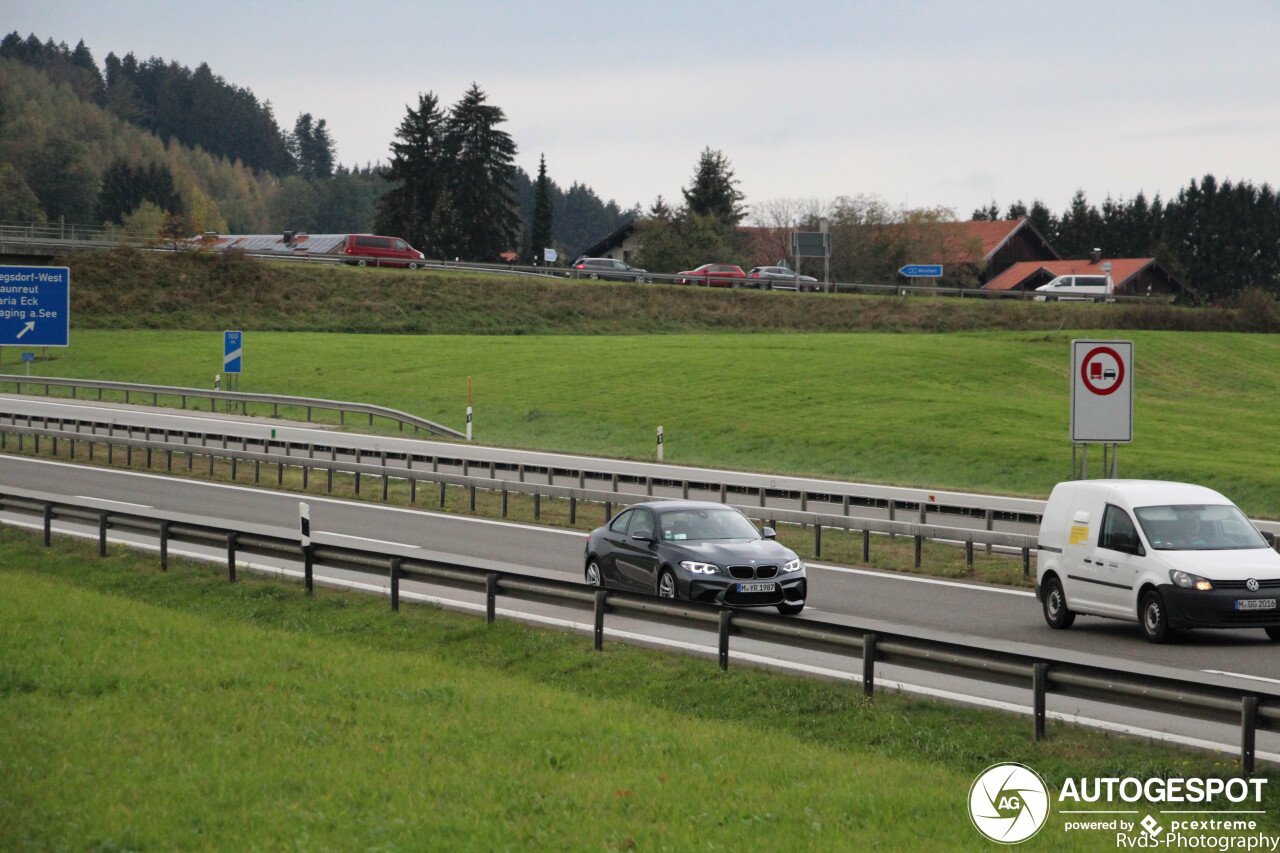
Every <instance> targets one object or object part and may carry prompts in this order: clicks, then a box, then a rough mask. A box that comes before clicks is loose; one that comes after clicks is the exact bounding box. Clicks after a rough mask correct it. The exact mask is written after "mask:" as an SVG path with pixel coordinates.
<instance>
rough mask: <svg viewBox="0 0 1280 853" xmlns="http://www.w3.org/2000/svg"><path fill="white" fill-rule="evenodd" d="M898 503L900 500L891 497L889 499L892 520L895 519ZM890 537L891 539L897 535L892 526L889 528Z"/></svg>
mask: <svg viewBox="0 0 1280 853" xmlns="http://www.w3.org/2000/svg"><path fill="white" fill-rule="evenodd" d="M897 503H898V502H897V501H895V500H894V499H893V498H890V499H889V520H890V521H893V520H894V515H895V507H896V505H897ZM889 538H890V539H894V538H896V536H895V534H894V532H893V529H892V528H890V530H889Z"/></svg>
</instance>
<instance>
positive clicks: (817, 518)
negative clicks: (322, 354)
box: [0, 423, 1036, 577]
mask: <svg viewBox="0 0 1280 853" xmlns="http://www.w3.org/2000/svg"><path fill="white" fill-rule="evenodd" d="M11 435H12V436H14V437H15V438H16V447H15V448H13V449H16V450H17V451H18V452H24V451H25V450H26V439H27V438H28V437H30V438H31V440H32V444H33V447H32V450H33V451H34V452H35V453H37V454H39V452H40V440H41V439H42V438H43V439H45V440H47V441H48V442H51V448H50V449H51V452H52V453H53V455H55V456H56V455H57V454H58V442H59V441H64V442H69V443H70V451H69V452H70V455H71V456H74V455H75V452H76V450H75V443H76V442H77V441H79V442H81V443H86V444H88V446H89V459H90V460H92V459H94V454H95V447H97V446H105V448H106V451H107V463H108V464H114V463H115V454H116V448H121V449H122V450H123V451H124V456H125V458H124V461H125V464H126V465H129V466H132V465H133V453H134V451H135V450H137V451H140V452H142V453H144V454H145V464H146V467H147V468H152V466H153V462H154V454H155V453H157V452H160V453H164V454H165V470H166V471H172V470H173V457H174V454H175V453H176V454H178V455H179V456H185V457H186V463H187V470H188V471H191V470H194V465H195V458H196V457H204V458H206V459H207V460H208V470H209V475H210V476H213V475H214V472H215V465H216V462H217V461H218V460H219V459H222V460H226V461H227V462H229V463H230V465H231V479H232V480H236V479H237V478H238V477H239V466H240V464H241V463H246V464H252V465H253V482H254V483H259V482H261V476H262V466H263V465H267V466H275V469H276V471H275V473H276V478H275V479H276V484H277V485H283V483H284V474H285V469H286V468H297V469H299V470H300V471H301V473H302V487H303V489H307V488H309V487H310V479H311V473H312V472H313V471H315V472H323V474H324V476H325V481H326V482H325V488H326V492H327V493H332V492H333V485H334V481H333V478H334V475H335V474H346V475H350V476H351V477H352V478H353V486H354V490H355V493H356V495H360V493H361V492H360V488H361V478H362V477H374V478H377V479H378V480H379V481H380V485H381V496H382V500H384V501H386V500H387V499H388V497H389V491H390V481H391V480H400V481H404V482H407V483H408V484H409V501H410V503H417V501H418V484H419V483H421V482H428V483H431V484H433V485H435V486H437V487H438V489H439V505H440V507H442V508H443V507H444V505H445V497H446V491H445V490H446V487H448V486H456V487H460V488H465V489H467V490H468V491H469V499H470V508H471V510H472V511H473V512H474V511H475V509H476V493H477V492H478V491H489V492H494V493H497V494H499V495H500V496H501V506H502V515H501V517H502V518H506V517H507V513H508V503H509V499H510V495H512V494H517V495H527V496H530V497H532V498H533V499H534V505H533V506H534V510H533V512H534V519H535V520H540V519H541V516H542V498H543V497H548V498H559V499H562V500H567V501H568V502H569V523H570V524H576V523H577V519H578V509H579V504H580V503H591V504H598V505H601V506H603V507H604V515H603V518H602V520H601V523H604V522H606V521H608V520H609V519H610V518H612V517H613V511H614V508H615V507H622V506H630V505H631V504H635V503H641V502H644V501H650V500H655V498H654V497H652V496H650V495H645V494H634V493H626V492H618V491H616V490H604V489H588V488H582V487H573V486H557V485H554V484H546V483H531V482H526V481H522V480H508V479H503V478H499V477H494V476H492V475H491V476H488V477H484V476H480V477H477V476H473V475H470V474H450V473H447V472H443V471H440V470H438V466H439V465H440V463H441V462H443V461H446V460H444V459H442V458H441V457H414V456H410V457H409V458H407V459H406V460H405V461H406V463H407V464H406V466H405V467H398V466H396V467H392V466H388V465H387V453H386V452H385V451H383V452H380V453H379V454H377V456H376V457H375V458H377V459H378V460H379V461H378V462H377V463H376V464H375V463H365V462H362V461H360V460H361V456H362V453H361V452H360V451H358V450H357V452H356V454H355V457H356V458H355V459H354V460H349V459H345V458H339V455H338V449H337V448H336V447H333V446H332V445H330V446H325V445H314V444H313V445H308V446H307V448H306V455H305V456H303V455H298V456H294V455H288V454H282V453H271V452H269V447H271V446H283V447H285V448H287V445H282V443H280V442H272V441H269V440H267V441H262V442H261V445H262V447H263V450H262V451H261V452H259V451H255V450H248V449H239V450H237V449H235V448H232V447H228V446H227V445H228V439H227V437H226V436H218V435H211V434H208V433H196V432H190V431H183V432H182V433H181V436H182V442H181V443H177V442H172V441H167V440H166V441H155V440H153V439H152V438H151V437H150V436H148V437H146V438H142V439H137V438H120V437H117V436H112V435H98V434H97V433H96V432H89V433H84V432H67V431H65V430H51V429H47V428H40V427H31V426H18V425H16V424H3V423H0V451H8V450H10V449H11V448H10V442H11V441H13V439H11V438H10V436H11ZM210 438H212V439H213V441H214V442H215V443H214V445H213V446H212V447H210V446H209V445H208V441H209V439H210ZM196 439H199V441H200V444H194V443H191V442H193V441H194V440H196ZM219 441H220V442H221V444H220V445H219V443H218V442H219ZM245 447H246V445H242V448H245ZM317 453H320V454H321V455H320V456H316V454H317ZM324 454H328V456H329V458H328V459H326V458H324ZM415 461H417V462H419V463H420V464H422V465H428V464H429V465H431V468H430V469H428V468H414V467H413V464H414V462H415ZM448 461H452V460H448ZM727 497H728V493H727V492H725V493H722V495H721V502H722V503H728V500H727ZM657 499H658V500H661V498H657ZM734 506H736V508H737V509H739V510H740V511H741V512H742V513H743V514H744V515H746V516H747V517H749V518H752V519H754V520H756V521H760V522H763V523H767V524H769V525H770V526H777V524H778V522H784V523H789V524H797V525H803V526H806V527H812V530H813V554H814V559H821V557H822V531H823V529H824V528H825V529H828V530H832V529H834V530H844V531H847V532H851V533H852V532H858V533H861V535H862V559H863V562H864V563H865V562H867V561H869V560H870V555H871V541H872V540H871V536H872V534H877V535H885V536H890V537H894V536H903V537H910V538H911V540H912V542H913V546H914V549H913V559H914V566H915V567H916V568H920V567H921V565H922V563H923V553H924V550H923V549H924V543H925V542H926V541H937V542H943V543H947V544H953V545H962V546H963V547H964V549H965V563H966V565H967V566H968V567H970V568H972V566H973V553H974V550H973V549H974V547H975V545H981V546H989V547H990V548H995V547H998V548H1000V549H1002V551H1006V552H1007V551H1009V550H1012V551H1013V552H1014V553H1016V554H1019V555H1020V556H1021V559H1022V573H1023V576H1024V577H1029V576H1030V571H1031V550H1032V549H1033V548H1034V547H1035V544H1036V537H1035V536H1030V535H1027V534H1022V533H1007V532H1001V531H994V530H979V529H975V528H963V527H949V526H946V525H940V524H928V523H925V521H924V520H921V521H919V522H912V521H892V520H885V519H877V518H865V517H858V516H854V515H834V514H825V513H816V512H808V511H802V510H788V509H771V508H768V507H757V506H751V505H739V504H734Z"/></svg>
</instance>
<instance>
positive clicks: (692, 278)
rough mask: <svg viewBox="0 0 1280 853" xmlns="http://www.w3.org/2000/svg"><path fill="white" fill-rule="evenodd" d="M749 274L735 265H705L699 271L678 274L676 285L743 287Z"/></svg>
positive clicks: (692, 270) (693, 270)
mask: <svg viewBox="0 0 1280 853" xmlns="http://www.w3.org/2000/svg"><path fill="white" fill-rule="evenodd" d="M746 278H747V274H746V273H744V272H743V271H742V267H739V266H734V265H733V264H703V265H702V266H700V267H698V268H697V269H691V270H685V271H684V272H678V273H676V284H701V285H711V286H714V287H741V286H742V285H743V284H745V283H746Z"/></svg>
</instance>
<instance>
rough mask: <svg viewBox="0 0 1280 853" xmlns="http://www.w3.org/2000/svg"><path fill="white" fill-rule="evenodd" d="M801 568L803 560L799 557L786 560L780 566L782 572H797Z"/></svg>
mask: <svg viewBox="0 0 1280 853" xmlns="http://www.w3.org/2000/svg"><path fill="white" fill-rule="evenodd" d="M803 568H804V560H801V559H800V558H799V557H796V558H795V559H794V560H788V561H787V562H785V563H783V564H782V570H783V571H784V572H798V571H800V570H801V569H803Z"/></svg>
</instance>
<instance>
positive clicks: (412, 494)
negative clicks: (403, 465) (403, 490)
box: [409, 477, 418, 504]
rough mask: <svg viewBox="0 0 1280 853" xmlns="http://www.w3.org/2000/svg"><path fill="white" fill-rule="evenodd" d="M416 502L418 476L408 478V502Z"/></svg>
mask: <svg viewBox="0 0 1280 853" xmlns="http://www.w3.org/2000/svg"><path fill="white" fill-rule="evenodd" d="M417 502H418V478H417V477H410V478H409V503H411V504H416V503H417Z"/></svg>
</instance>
